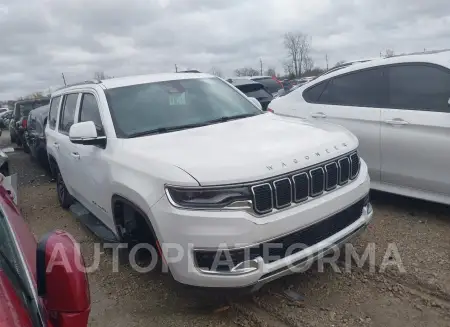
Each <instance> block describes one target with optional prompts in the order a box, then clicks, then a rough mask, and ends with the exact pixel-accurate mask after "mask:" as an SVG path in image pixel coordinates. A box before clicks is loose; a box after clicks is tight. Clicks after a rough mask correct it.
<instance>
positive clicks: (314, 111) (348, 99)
mask: <svg viewBox="0 0 450 327" xmlns="http://www.w3.org/2000/svg"><path fill="white" fill-rule="evenodd" d="M449 59H450V52H448V51H443V52H437V53H436V52H435V53H423V54H415V55H406V56H396V57H392V58H380V59H371V60H364V61H362V62H361V61H360V62H356V63H355V62H353V63H351V64H350V65H344V66H343V67H340V68H339V69H336V70H334V71H332V72H329V73H327V74H324V75H322V76H320V77H318V78H317V79H315V80H313V81H311V82H309V83H308V84H305V85H303V86H301V87H300V88H298V89H297V90H295V91H293V92H291V93H290V94H288V95H286V96H284V97H282V98H279V99H275V100H274V101H272V103H271V104H270V109H271V110H273V111H274V112H275V113H276V114H279V115H282V116H286V117H301V118H306V119H312V120H315V121H326V122H330V123H335V124H338V125H342V126H343V127H345V128H347V129H348V130H350V131H351V132H353V133H354V134H355V135H356V136H357V137H358V139H359V143H360V148H359V153H360V154H361V156H362V157H363V158H364V159H365V160H367V164H368V167H369V173H370V176H371V182H372V183H371V186H372V188H374V189H377V190H382V191H387V192H391V193H396V194H400V195H405V196H411V197H415V198H421V199H425V200H429V201H435V202H440V203H445V204H450V177H449V174H448V172H449V169H448V163H449V162H450V154H449V152H448V151H446V149H447V147H448V144H449V142H450V60H449Z"/></svg>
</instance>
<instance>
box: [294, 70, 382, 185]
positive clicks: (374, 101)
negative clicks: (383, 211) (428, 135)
mask: <svg viewBox="0 0 450 327" xmlns="http://www.w3.org/2000/svg"><path fill="white" fill-rule="evenodd" d="M303 97H304V99H305V101H307V102H309V103H310V104H307V109H306V110H307V112H308V115H309V118H312V119H314V120H320V121H322V120H323V121H327V122H330V123H335V124H338V125H341V126H343V127H345V128H347V129H348V130H350V131H351V132H352V133H353V134H355V135H356V137H357V138H358V140H359V153H360V155H361V157H362V158H363V159H364V160H365V161H366V162H367V165H368V168H369V174H370V177H371V179H372V180H373V181H379V180H380V167H381V159H380V115H381V108H382V107H384V106H385V105H386V102H387V84H386V75H385V71H384V68H381V67H379V68H371V69H365V70H361V71H356V72H352V73H349V74H345V75H340V76H336V77H334V78H332V79H330V80H327V81H324V82H322V83H319V84H316V85H314V86H313V87H311V88H308V89H306V90H305V91H304V92H303Z"/></svg>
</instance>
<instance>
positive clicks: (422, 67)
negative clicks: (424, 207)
mask: <svg viewBox="0 0 450 327" xmlns="http://www.w3.org/2000/svg"><path fill="white" fill-rule="evenodd" d="M388 75H389V90H390V91H389V107H390V108H395V109H383V110H382V114H381V115H382V117H381V121H382V127H381V158H382V161H381V171H382V173H381V180H382V183H387V184H390V185H394V186H400V187H406V188H412V189H416V190H422V191H426V192H432V193H440V194H446V195H450V175H449V163H450V151H448V149H449V144H450V107H449V99H450V71H449V70H447V69H446V68H443V67H440V66H436V65H427V64H402V65H395V66H391V67H390V68H389V73H388Z"/></svg>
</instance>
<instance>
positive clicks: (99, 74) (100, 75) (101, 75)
mask: <svg viewBox="0 0 450 327" xmlns="http://www.w3.org/2000/svg"><path fill="white" fill-rule="evenodd" d="M94 78H95V79H98V80H102V79H105V78H106V76H105V72H95V73H94Z"/></svg>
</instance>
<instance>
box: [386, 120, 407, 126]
mask: <svg viewBox="0 0 450 327" xmlns="http://www.w3.org/2000/svg"><path fill="white" fill-rule="evenodd" d="M384 122H385V123H386V124H389V125H408V124H409V123H408V122H407V121H406V120H403V119H401V118H394V119H387V120H385V121H384Z"/></svg>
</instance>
